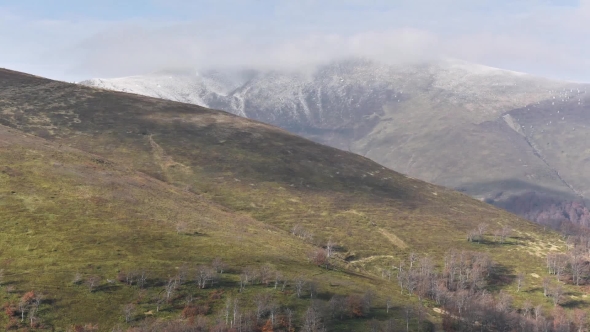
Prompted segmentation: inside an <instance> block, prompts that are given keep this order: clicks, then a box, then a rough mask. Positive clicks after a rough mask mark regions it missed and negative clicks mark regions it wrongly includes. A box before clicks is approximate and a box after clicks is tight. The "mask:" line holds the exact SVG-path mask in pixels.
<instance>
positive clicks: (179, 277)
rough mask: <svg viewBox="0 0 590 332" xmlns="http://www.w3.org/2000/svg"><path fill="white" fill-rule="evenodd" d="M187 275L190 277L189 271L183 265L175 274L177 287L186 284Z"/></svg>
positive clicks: (186, 265)
mask: <svg viewBox="0 0 590 332" xmlns="http://www.w3.org/2000/svg"><path fill="white" fill-rule="evenodd" d="M197 269H198V268H197ZM189 275H190V269H189V267H188V264H186V263H183V264H182V265H181V266H180V267H179V268H178V272H177V273H176V281H177V282H178V285H179V286H182V285H184V284H185V283H186V282H187V280H188V279H189Z"/></svg>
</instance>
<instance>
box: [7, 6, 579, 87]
mask: <svg viewBox="0 0 590 332" xmlns="http://www.w3.org/2000/svg"><path fill="white" fill-rule="evenodd" d="M157 1H159V0H157ZM203 1H207V8H209V11H208V12H207V15H208V16H207V17H203V15H205V14H203V12H202V11H201V12H198V11H197V9H198V6H196V5H194V4H193V5H190V4H191V2H190V1H184V0H174V1H171V2H170V1H168V2H167V5H166V6H171V7H170V8H175V9H176V10H179V9H185V11H186V12H187V14H186V15H185V16H183V18H182V20H172V19H170V17H168V18H166V19H164V18H162V19H161V20H159V21H154V20H141V19H139V20H138V19H134V20H124V21H116V22H112V21H111V22H106V21H100V20H93V19H87V20H79V21H72V20H62V21H59V20H52V21H40V20H27V19H26V18H23V17H16V16H14V15H13V14H11V13H10V12H7V11H4V12H3V11H2V10H1V9H0V48H1V49H3V50H11V51H8V52H6V51H4V52H3V54H0V65H3V64H10V63H17V62H18V63H19V66H20V67H19V68H25V69H26V68H31V69H32V70H39V72H38V74H47V73H50V74H51V75H53V76H54V77H63V78H70V77H71V78H76V79H78V78H84V77H94V76H102V77H112V76H124V75H131V74H141V73H145V72H149V71H154V70H159V69H163V68H167V67H187V66H189V67H197V68H202V67H210V66H214V67H228V66H230V67H254V68H262V69H277V68H279V69H298V68H303V67H310V66H314V65H316V64H318V63H324V62H327V61H330V60H333V59H337V58H345V57H350V56H363V57H368V58H373V59H377V60H380V61H386V62H393V63H400V62H408V61H424V60H430V59H433V58H436V57H440V56H445V57H456V58H461V59H465V60H468V61H473V62H480V63H484V64H488V65H493V66H500V67H507V68H508V69H513V70H519V71H528V72H532V73H535V74H540V75H549V76H553V77H558V78H566V79H577V80H586V81H590V61H589V60H587V59H590V45H588V44H587V43H586V42H585V41H587V40H588V37H589V35H588V32H587V31H590V0H582V1H580V2H579V3H578V4H572V5H570V6H556V5H551V4H547V1H544V2H540V1H535V0H515V1H506V0H498V1H491V0H480V1H477V0H476V1H466V0H465V1H464V0H441V1H434V0H415V1H409V0H402V1H384V0H372V1H371V0H369V1H359V0H342V1H340V0H338V1H336V0H322V1H320V0H302V1H295V0H292V1H291V0H277V1H275V2H272V5H273V7H272V8H270V9H268V8H266V7H264V6H262V5H261V4H271V2H268V1H266V2H265V1H264V0H257V1H253V0H243V1H241V0H235V1H229V0H223V1H210V0H201V5H202V2H203ZM161 5H164V2H161ZM192 11H194V12H195V14H194V16H192V14H190V13H192ZM246 11H248V12H247V13H246ZM262 12H264V13H262ZM199 13H200V15H199ZM2 31H3V32H2ZM8 31H10V32H8ZM43 68H45V69H43ZM49 68H53V70H49ZM56 68H58V69H56ZM60 73H61V74H60Z"/></svg>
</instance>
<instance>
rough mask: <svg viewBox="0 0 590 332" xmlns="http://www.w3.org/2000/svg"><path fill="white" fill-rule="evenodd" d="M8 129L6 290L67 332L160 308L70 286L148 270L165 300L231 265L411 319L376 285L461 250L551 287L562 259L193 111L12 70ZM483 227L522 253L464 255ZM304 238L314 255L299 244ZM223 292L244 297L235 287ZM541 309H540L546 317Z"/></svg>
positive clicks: (340, 155)
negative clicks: (397, 268) (550, 259)
mask: <svg viewBox="0 0 590 332" xmlns="http://www.w3.org/2000/svg"><path fill="white" fill-rule="evenodd" d="M0 122H1V123H2V125H3V126H2V127H0V144H1V145H0V147H1V148H0V161H1V163H2V164H1V165H2V167H3V170H4V172H3V173H2V177H1V179H2V181H3V186H2V188H4V189H3V192H2V202H3V204H4V206H3V212H2V213H3V214H4V219H3V220H5V228H6V231H5V233H3V240H4V241H3V242H2V253H3V255H4V257H8V263H7V262H5V265H4V268H5V270H6V275H7V279H8V280H9V282H10V283H14V286H15V287H16V288H17V290H18V291H23V292H24V291H27V290H30V289H31V288H34V289H35V290H38V289H42V290H43V291H45V292H47V293H48V294H47V295H48V296H49V297H50V298H51V299H52V300H53V301H55V302H56V303H57V304H58V305H57V306H56V308H58V309H55V310H56V311H50V310H49V309H47V311H48V312H47V313H46V316H45V317H50V318H51V317H52V321H53V322H54V324H56V325H58V326H64V325H65V324H71V323H83V322H88V321H90V322H99V323H101V324H102V325H101V326H108V327H109V328H110V326H112V325H113V324H115V323H116V322H121V318H120V314H117V313H118V312H121V307H122V306H123V305H124V304H125V303H128V302H129V301H134V299H136V298H137V297H138V296H141V298H146V296H147V295H145V294H144V293H141V292H139V295H137V289H132V288H126V287H123V286H112V288H111V286H109V284H105V285H103V288H101V291H98V292H88V291H87V290H85V289H84V288H83V287H79V286H77V285H73V284H72V283H71V281H70V280H71V279H70V278H71V277H68V276H72V275H74V274H75V273H76V272H81V273H83V274H84V275H92V274H99V275H101V276H102V277H103V278H114V276H115V275H116V274H117V273H119V272H120V271H121V270H129V269H134V268H146V267H145V265H146V264H147V265H148V267H147V268H149V269H150V270H153V271H155V272H154V273H155V275H157V276H158V278H159V280H160V281H159V282H160V284H157V283H156V285H157V287H156V288H155V289H154V290H150V291H149V292H156V289H158V290H159V289H162V286H163V285H164V284H165V281H166V280H167V278H169V277H170V274H171V272H170V271H174V270H175V269H176V268H178V267H179V266H182V264H191V265H192V264H195V265H196V264H203V263H206V262H209V261H211V259H213V258H214V257H216V256H220V255H221V256H223V258H224V260H226V261H227V262H228V263H229V264H230V266H231V267H232V268H233V269H236V270H239V269H242V268H245V267H247V266H249V265H262V264H265V263H269V264H271V265H272V266H274V267H275V268H277V269H280V270H281V271H283V273H285V275H287V276H289V277H290V278H292V277H295V276H297V275H305V276H307V277H308V278H312V279H314V280H316V281H317V283H318V284H320V286H321V287H322V288H323V289H324V290H323V292H325V294H324V296H329V295H331V294H339V293H344V294H347V293H354V292H361V291H364V290H366V289H374V290H375V291H378V292H379V293H378V298H379V301H382V302H384V300H385V298H386V297H388V296H392V297H393V298H394V300H395V301H396V305H397V306H398V307H401V306H403V305H404V304H407V303H411V302H412V301H413V297H408V296H406V295H401V294H399V291H398V290H397V286H396V284H395V283H394V282H389V281H387V280H386V279H380V278H378V277H379V276H380V271H381V269H382V268H384V267H390V266H392V265H393V264H398V262H399V260H400V259H405V258H406V257H407V256H408V255H409V253H411V252H418V253H421V254H428V255H429V256H430V257H434V258H437V259H439V258H442V256H443V255H444V254H445V253H446V252H447V251H448V250H449V249H450V248H456V249H460V250H461V249H463V250H476V251H482V252H487V253H489V255H490V256H491V258H492V259H493V260H494V261H495V262H496V263H497V267H498V269H499V270H500V271H503V272H502V273H505V274H508V275H513V274H515V273H516V272H518V271H523V272H525V273H533V274H535V275H545V274H546V273H545V259H544V255H545V254H546V253H547V252H548V251H549V250H559V248H563V247H564V244H563V241H562V240H561V239H560V238H559V237H558V236H557V234H554V233H552V232H548V231H545V230H543V229H542V228H541V227H540V226H538V225H535V224H532V223H530V222H528V221H525V220H523V219H520V218H518V217H516V216H514V215H512V214H509V213H507V212H505V211H503V210H500V209H497V208H494V207H492V206H490V205H488V204H485V203H483V202H480V201H477V200H474V199H471V198H469V197H468V196H465V195H463V194H460V193H457V192H454V191H452V190H449V189H445V188H442V187H439V186H436V185H431V184H427V183H425V182H422V181H419V180H414V179H411V178H408V177H406V176H404V175H402V174H399V173H396V172H394V171H391V170H389V169H387V168H385V167H383V166H381V165H379V164H377V163H375V162H373V161H371V160H369V159H366V158H364V157H361V156H359V155H355V154H352V153H349V152H343V151H340V150H336V149H334V148H330V147H327V146H323V145H320V144H317V143H313V142H311V141H308V140H306V139H303V138H301V137H299V136H296V135H293V134H290V133H288V132H286V131H284V130H282V129H279V128H276V127H272V126H270V125H266V124H262V123H259V122H256V121H253V120H248V119H245V118H241V117H238V116H235V115H231V114H229V113H225V112H220V111H213V110H209V109H205V108H203V107H199V106H195V105H190V104H181V103H175V102H171V101H166V100H160V99H154V98H149V97H144V96H138V95H130V94H126V93H120V92H111V91H104V90H98V89H92V88H88V87H84V86H80V85H73V84H66V83H61V82H56V81H51V80H47V79H43V78H39V77H34V76H29V75H25V74H22V73H17V72H12V71H7V70H0ZM33 135H34V136H33ZM179 222H184V223H186V225H184V226H185V228H186V227H188V229H189V230H190V231H186V230H182V231H179V229H178V225H179ZM481 223H485V224H487V225H488V227H489V229H490V232H492V231H494V230H497V229H500V228H502V227H504V226H510V227H512V228H514V232H515V237H514V240H512V241H511V242H510V243H507V244H506V245H500V244H494V243H490V244H489V245H485V244H481V245H479V244H476V243H472V242H467V241H466V240H465V239H466V236H467V233H469V232H470V231H472V230H473V229H475V228H477V227H478V225H479V224H481ZM295 226H297V227H299V229H305V230H307V231H308V232H310V233H313V239H312V240H311V241H309V240H307V241H304V240H302V239H301V238H300V237H297V236H293V235H291V233H294V232H293V231H292V230H293V229H294V227H295ZM179 233H180V234H179ZM183 233H186V234H183ZM308 238H309V237H308ZM328 239H331V240H333V241H335V242H336V243H337V244H338V245H339V249H338V254H337V258H336V261H337V262H336V263H335V266H337V268H336V269H335V270H330V271H326V270H325V269H324V268H320V267H316V266H313V264H309V263H308V257H307V254H308V253H309V252H310V251H311V250H313V249H314V248H315V249H317V248H318V247H321V246H324V245H325V244H326V243H327V241H328ZM25 244H26V245H25ZM172 273H174V272H172ZM226 278H231V279H227V280H228V281H226V282H227V283H228V284H229V285H237V284H238V281H239V279H238V278H239V276H238V274H231V275H229V276H228V277H226ZM508 279H509V278H508ZM230 281H231V283H230ZM540 283H541V281H540V280H531V287H534V286H537V287H540V286H541V284H540ZM494 287H504V288H506V287H509V286H507V283H506V282H504V283H500V284H499V285H494ZM495 289H497V288H495ZM149 292H148V294H151V293H149ZM228 292H229V291H228ZM538 293H539V292H535V293H534V294H533V295H531V298H532V299H533V300H534V301H535V302H536V303H543V304H545V305H548V301H547V300H546V299H545V298H544V297H543V296H542V294H538ZM141 294H143V295H141ZM200 294H201V295H199V296H204V297H205V298H206V297H207V294H205V295H202V293H200ZM232 294H233V295H231V296H237V295H236V294H234V293H232ZM248 294H251V293H246V295H244V296H248ZM287 294H288V293H287ZM291 294H292V293H291ZM150 296H151V295H150ZM227 296H230V295H227ZM250 296H253V295H250ZM281 296H283V295H281ZM148 298H149V297H148ZM224 299H225V298H224ZM280 299H281V301H285V302H284V303H287V304H288V305H293V306H294V307H296V308H304V306H305V305H306V304H305V302H303V299H298V298H294V297H293V296H291V297H289V296H287V295H284V297H280ZM137 301H138V303H139V304H138V305H139V306H141V308H142V309H144V308H145V309H144V310H145V311H146V312H147V311H148V310H150V311H153V310H154V308H155V306H154V304H153V303H151V302H150V303H147V302H145V301H144V302H142V301H143V300H137ZM224 301H225V300H224ZM580 301H581V302H580V303H581V304H580V305H586V302H585V300H580ZM179 302H182V298H181V299H179ZM215 303H216V302H214V305H213V306H214V307H215V309H221V308H222V307H223V305H224V304H223V303H217V304H215ZM74 307H80V308H84V310H83V311H81V312H78V311H72V308H74ZM181 309H182V307H181ZM395 312H397V313H398V314H400V312H399V308H398V310H397V311H395ZM97 313H98V314H97ZM152 314H154V312H152ZM174 315H176V316H178V313H175V312H173V311H163V312H162V313H160V312H158V313H156V316H157V317H171V316H172V317H174ZM382 315H383V317H387V316H386V315H385V314H384V313H383V314H382ZM400 317H401V316H400ZM48 319H49V318H48ZM346 324H347V325H348V324H354V322H350V323H346ZM351 326H354V325H351ZM358 330H362V328H359V329H358Z"/></svg>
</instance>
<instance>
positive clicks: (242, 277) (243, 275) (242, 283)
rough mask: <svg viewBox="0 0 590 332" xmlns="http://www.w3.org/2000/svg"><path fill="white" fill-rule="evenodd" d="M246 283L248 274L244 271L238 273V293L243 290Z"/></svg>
mask: <svg viewBox="0 0 590 332" xmlns="http://www.w3.org/2000/svg"><path fill="white" fill-rule="evenodd" d="M246 285H248V275H247V274H246V273H241V274H240V293H241V292H243V291H244V288H246Z"/></svg>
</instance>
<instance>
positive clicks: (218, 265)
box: [211, 257, 227, 274]
mask: <svg viewBox="0 0 590 332" xmlns="http://www.w3.org/2000/svg"><path fill="white" fill-rule="evenodd" d="M211 266H212V267H213V268H214V269H215V271H216V272H217V273H219V274H223V271H225V270H227V264H226V263H224V262H223V261H222V260H221V258H219V257H217V258H215V259H213V262H211Z"/></svg>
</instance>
